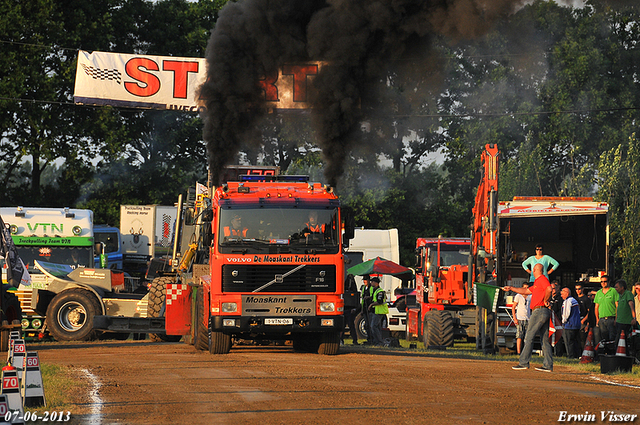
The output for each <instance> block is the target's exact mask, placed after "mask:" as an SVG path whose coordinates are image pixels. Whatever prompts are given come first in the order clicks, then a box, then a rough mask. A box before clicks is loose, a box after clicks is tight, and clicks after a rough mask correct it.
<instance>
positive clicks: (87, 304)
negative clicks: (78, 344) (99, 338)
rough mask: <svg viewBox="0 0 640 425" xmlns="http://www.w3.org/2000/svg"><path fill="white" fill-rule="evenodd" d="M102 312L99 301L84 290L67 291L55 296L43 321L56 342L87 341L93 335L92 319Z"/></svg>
mask: <svg viewBox="0 0 640 425" xmlns="http://www.w3.org/2000/svg"><path fill="white" fill-rule="evenodd" d="M101 312H102V309H101V308H100V301H99V300H98V299H97V298H96V297H95V296H94V295H93V294H92V293H91V292H89V291H87V290H85V289H79V288H75V289H69V290H66V291H63V292H61V293H59V294H58V295H56V296H55V297H54V298H53V300H51V303H50V304H49V307H47V317H46V319H45V322H46V325H47V329H49V332H50V333H51V335H52V336H53V337H54V338H55V339H56V341H87V340H89V339H91V338H92V337H93V336H94V335H95V331H94V330H93V317H94V316H97V315H98V314H100V313H101Z"/></svg>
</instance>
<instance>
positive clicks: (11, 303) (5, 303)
mask: <svg viewBox="0 0 640 425" xmlns="http://www.w3.org/2000/svg"><path fill="white" fill-rule="evenodd" d="M2 308H3V311H2V316H1V317H0V323H1V322H3V321H5V320H6V321H7V324H9V325H11V324H13V322H14V321H15V320H17V321H18V322H20V320H21V319H22V309H21V308H20V301H19V300H18V297H16V295H15V294H13V293H11V292H6V291H5V293H4V299H3V300H2ZM10 333H11V330H10V329H5V330H3V331H2V332H1V334H0V351H8V350H9V334H10Z"/></svg>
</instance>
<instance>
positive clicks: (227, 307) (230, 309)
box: [222, 303, 238, 313]
mask: <svg viewBox="0 0 640 425" xmlns="http://www.w3.org/2000/svg"><path fill="white" fill-rule="evenodd" d="M236 311H238V304H236V303H222V312H223V313H235V312H236Z"/></svg>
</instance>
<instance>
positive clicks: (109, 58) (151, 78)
mask: <svg viewBox="0 0 640 425" xmlns="http://www.w3.org/2000/svg"><path fill="white" fill-rule="evenodd" d="M205 78H206V60H205V59H204V58H179V57H172V56H147V55H129V54H122V53H107V52H93V53H88V52H85V51H82V50H81V51H80V52H78V68H77V70H76V85H75V90H74V101H75V103H77V104H81V105H112V106H120V107H129V108H147V109H173V110H184V111H197V110H198V105H197V100H196V94H195V93H196V90H197V89H198V87H200V85H201V84H202V83H203V82H204V81H205Z"/></svg>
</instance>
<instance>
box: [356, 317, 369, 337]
mask: <svg viewBox="0 0 640 425" xmlns="http://www.w3.org/2000/svg"><path fill="white" fill-rule="evenodd" d="M354 323H355V324H356V334H358V339H367V326H366V322H365V320H364V316H363V315H362V312H360V313H358V315H357V316H356V319H355V320H354Z"/></svg>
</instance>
